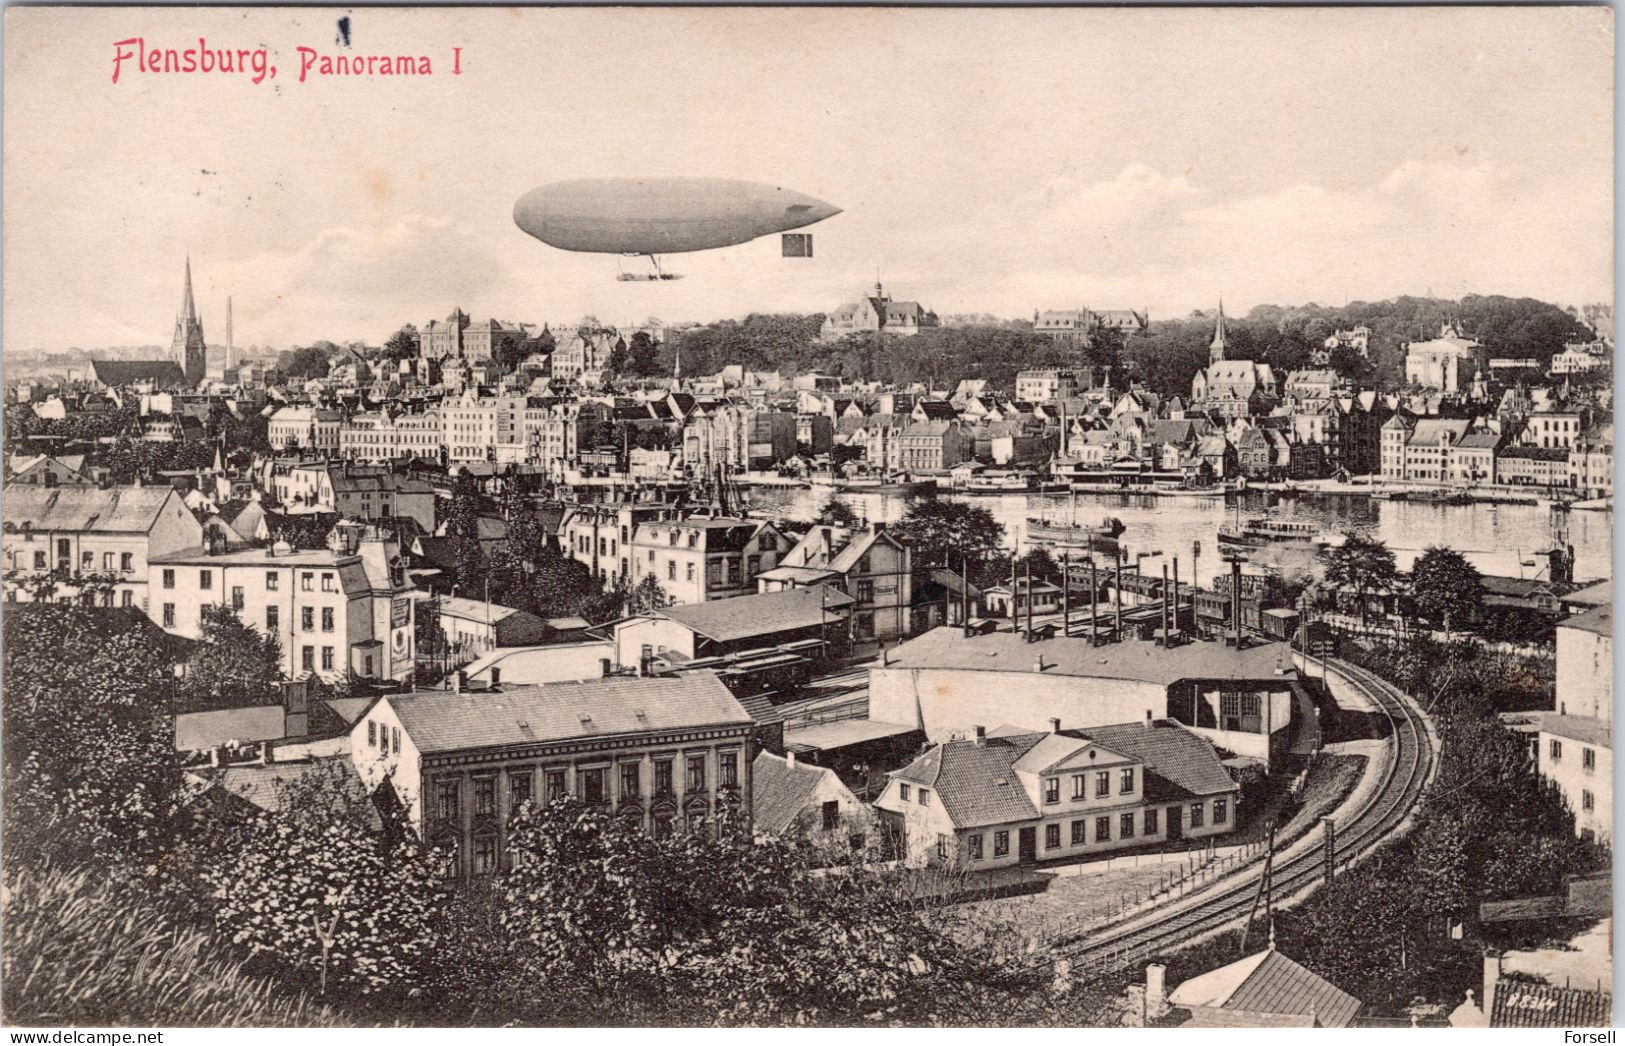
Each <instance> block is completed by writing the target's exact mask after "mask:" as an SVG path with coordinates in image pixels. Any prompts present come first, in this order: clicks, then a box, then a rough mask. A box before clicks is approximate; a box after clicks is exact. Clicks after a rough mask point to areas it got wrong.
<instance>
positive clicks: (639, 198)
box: [513, 178, 841, 280]
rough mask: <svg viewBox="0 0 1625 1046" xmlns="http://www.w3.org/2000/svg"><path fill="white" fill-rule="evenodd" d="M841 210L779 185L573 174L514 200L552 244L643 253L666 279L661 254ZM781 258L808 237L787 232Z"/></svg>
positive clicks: (748, 236)
mask: <svg viewBox="0 0 1625 1046" xmlns="http://www.w3.org/2000/svg"><path fill="white" fill-rule="evenodd" d="M840 213H841V209H840V208H839V207H835V206H832V205H831V204H827V203H825V202H824V201H822V200H816V199H814V198H813V197H811V196H805V195H803V194H801V193H798V192H793V191H791V190H789V189H785V188H783V187H782V186H777V185H762V184H758V183H756V182H743V181H734V180H731V179H726V178H577V179H573V180H571V181H563V182H554V183H552V184H551V185H543V186H540V187H539V188H535V189H532V190H530V191H529V192H527V193H525V194H524V195H523V196H521V197H519V199H518V201H516V202H515V203H514V206H513V220H514V222H515V224H517V225H518V226H519V227H520V228H521V229H523V230H524V231H525V232H527V233H529V234H530V235H532V236H534V237H536V238H537V239H538V240H541V241H542V242H543V243H545V244H547V245H548V246H550V247H557V248H558V249H559V250H563V251H581V252H585V253H589V254H619V255H625V256H628V257H637V256H641V257H647V258H648V259H649V261H650V263H651V264H652V265H653V266H654V273H653V274H652V275H631V274H627V273H622V274H621V277H620V278H621V279H623V280H636V279H648V280H672V279H678V278H679V277H678V275H677V274H675V273H668V272H665V271H664V270H663V269H662V268H661V264H660V256H661V255H663V254H684V253H687V252H690V251H709V250H715V249H717V248H719V247H732V246H734V245H735V244H740V243H747V242H749V241H751V240H754V239H757V238H759V237H762V236H769V235H772V234H773V233H786V234H788V233H789V230H791V229H800V228H803V227H804V226H808V225H812V224H813V223H815V222H821V221H823V220H824V219H825V218H829V217H831V216H833V215H837V214H840ZM783 246H784V253H785V256H786V257H811V256H812V236H811V235H810V234H796V235H786V236H785V239H784V245H783Z"/></svg>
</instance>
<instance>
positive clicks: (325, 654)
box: [147, 540, 415, 680]
mask: <svg viewBox="0 0 1625 1046" xmlns="http://www.w3.org/2000/svg"><path fill="white" fill-rule="evenodd" d="M387 548H388V546H386V544H385V543H384V542H382V541H365V540H364V541H362V542H361V543H360V545H359V547H358V550H357V551H356V552H354V553H344V552H336V551H333V550H331V549H317V550H305V549H293V548H290V547H289V546H288V545H287V544H286V543H283V542H278V543H276V544H275V545H272V546H271V547H270V548H250V549H242V550H238V551H222V552H219V553H210V552H209V551H207V550H205V549H201V548H197V549H191V550H188V551H185V552H176V553H170V554H167V555H163V556H154V557H153V560H152V572H153V573H154V574H155V575H156V577H155V578H154V581H153V584H152V586H151V589H152V591H151V596H150V598H149V600H148V604H147V616H148V617H150V618H151V619H152V620H153V621H155V622H157V623H158V624H159V625H160V626H161V627H162V628H163V629H164V630H165V631H166V632H171V633H174V634H175V635H179V636H185V637H186V638H188V639H196V638H198V636H199V635H200V634H201V627H200V626H201V625H202V621H203V608H204V607H206V606H211V605H212V606H221V607H230V608H231V609H232V610H234V611H236V612H237V614H238V616H239V617H240V618H241V619H242V621H243V623H244V624H247V625H250V626H252V627H253V628H255V629H258V630H259V631H260V632H263V633H265V634H267V635H271V636H275V637H276V639H277V641H278V642H279V643H280V644H281V646H282V665H283V671H284V672H286V673H287V675H288V676H289V677H291V678H302V677H305V676H308V675H310V674H312V673H315V674H316V675H319V676H321V677H322V678H324V679H328V680H337V679H342V678H343V677H344V675H345V673H346V672H348V673H353V674H354V675H357V676H360V677H361V678H363V679H410V678H411V676H412V672H413V669H414V667H415V665H414V641H413V640H414V636H413V624H412V621H413V598H412V589H411V586H410V585H409V584H408V583H407V581H406V575H405V572H404V570H402V569H401V565H400V563H399V562H398V561H395V562H391V561H390V558H389V554H388V551H387Z"/></svg>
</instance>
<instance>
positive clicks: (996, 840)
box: [993, 831, 1010, 857]
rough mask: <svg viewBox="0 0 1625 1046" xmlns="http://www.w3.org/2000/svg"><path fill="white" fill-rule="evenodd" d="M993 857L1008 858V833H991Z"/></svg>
mask: <svg viewBox="0 0 1625 1046" xmlns="http://www.w3.org/2000/svg"><path fill="white" fill-rule="evenodd" d="M993 856H994V857H1008V856H1010V833H1009V832H1007V831H1006V832H994V833H993Z"/></svg>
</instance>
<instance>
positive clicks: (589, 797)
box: [577, 768, 609, 805]
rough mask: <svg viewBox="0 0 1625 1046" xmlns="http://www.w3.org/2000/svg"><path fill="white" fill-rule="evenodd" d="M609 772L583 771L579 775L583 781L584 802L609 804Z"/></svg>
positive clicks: (582, 793)
mask: <svg viewBox="0 0 1625 1046" xmlns="http://www.w3.org/2000/svg"><path fill="white" fill-rule="evenodd" d="M608 776H609V771H608V770H605V769H602V768H600V769H597V770H582V771H580V772H579V773H578V774H577V777H579V778H580V780H581V798H582V801H583V802H586V803H588V804H589V805H591V804H597V803H607V802H609V782H608V780H607V778H608Z"/></svg>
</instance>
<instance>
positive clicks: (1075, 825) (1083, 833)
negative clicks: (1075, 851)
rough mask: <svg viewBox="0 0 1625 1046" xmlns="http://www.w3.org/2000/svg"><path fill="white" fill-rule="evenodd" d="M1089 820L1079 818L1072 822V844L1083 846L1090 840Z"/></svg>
mask: <svg viewBox="0 0 1625 1046" xmlns="http://www.w3.org/2000/svg"><path fill="white" fill-rule="evenodd" d="M1088 828H1089V822H1088V821H1085V820H1083V819H1081V818H1080V819H1078V820H1076V821H1073V822H1072V845H1073V846H1082V845H1083V844H1084V843H1087V842H1088V841H1089V832H1088Z"/></svg>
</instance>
